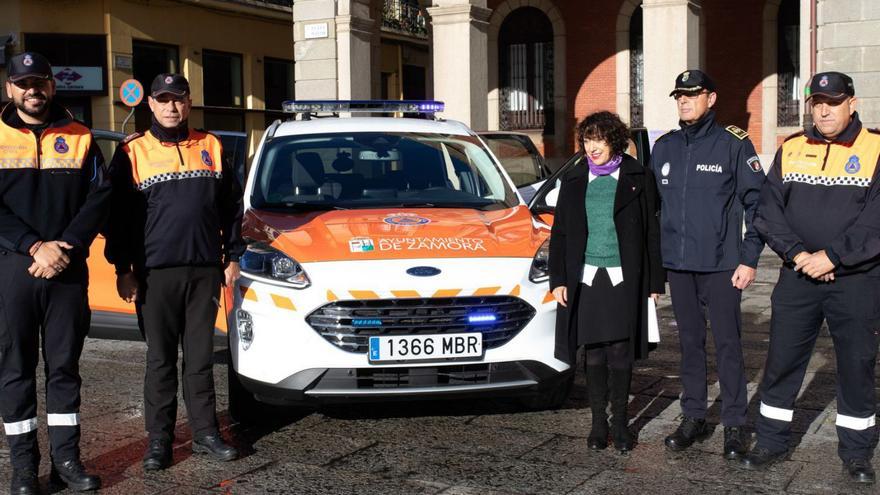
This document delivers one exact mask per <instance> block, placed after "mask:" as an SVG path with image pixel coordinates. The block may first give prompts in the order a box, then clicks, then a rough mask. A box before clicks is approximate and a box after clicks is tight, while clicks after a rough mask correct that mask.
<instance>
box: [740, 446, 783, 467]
mask: <svg viewBox="0 0 880 495" xmlns="http://www.w3.org/2000/svg"><path fill="white" fill-rule="evenodd" d="M786 456H788V450H783V451H781V452H773V451H771V450H769V449H765V448H764V447H755V448H754V449H752V451H751V452H749V453H748V454H746V455H745V456H743V457H742V458H741V459H740V460H739V465H740V466H741V467H742V468H743V469H748V470H749V471H763V470H765V469H767V468H768V467H770V466H772V465H773V464H776V463H777V462H779V461H782V460H784V459H785V458H786Z"/></svg>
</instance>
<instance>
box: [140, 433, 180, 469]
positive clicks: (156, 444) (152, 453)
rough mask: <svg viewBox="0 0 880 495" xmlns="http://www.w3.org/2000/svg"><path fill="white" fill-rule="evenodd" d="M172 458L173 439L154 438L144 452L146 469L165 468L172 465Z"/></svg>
mask: <svg viewBox="0 0 880 495" xmlns="http://www.w3.org/2000/svg"><path fill="white" fill-rule="evenodd" d="M172 459H173V453H172V450H171V440H164V439H161V438H154V439H153V440H150V444H149V445H148V446H147V451H146V452H144V461H143V463H144V471H159V470H161V469H165V468H167V467H168V466H170V465H171V462H172Z"/></svg>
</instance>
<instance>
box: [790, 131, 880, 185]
mask: <svg viewBox="0 0 880 495" xmlns="http://www.w3.org/2000/svg"><path fill="white" fill-rule="evenodd" d="M878 158H880V134H877V133H876V132H871V131H869V130H868V129H865V128H862V130H861V132H859V135H858V136H856V139H855V141H854V142H853V143H852V145H851V146H841V145H837V144H829V143H822V142H816V141H811V140H809V139H808V138H807V136H805V135H803V134H801V135H798V136H795V137H792V138H789V139H788V140H786V141H785V143H783V144H782V160H781V164H780V165H781V166H782V169H781V170H780V172H782V180H783V182H802V183H806V184H813V185H823V186H859V187H868V186H869V185H870V184H871V178H872V177H874V169H875V167H876V166H877V160H878Z"/></svg>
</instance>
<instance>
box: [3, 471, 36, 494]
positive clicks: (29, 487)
mask: <svg viewBox="0 0 880 495" xmlns="http://www.w3.org/2000/svg"><path fill="white" fill-rule="evenodd" d="M9 493H11V494H13V495H31V494H36V493H40V485H39V483H38V482H37V470H36V469H33V470H31V469H14V468H13V469H12V482H11V483H10V484H9Z"/></svg>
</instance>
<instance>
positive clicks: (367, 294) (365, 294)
mask: <svg viewBox="0 0 880 495" xmlns="http://www.w3.org/2000/svg"><path fill="white" fill-rule="evenodd" d="M348 293H349V294H351V297H353V298H355V299H379V294H376V293H375V292H373V291H371V290H350V291H348Z"/></svg>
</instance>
